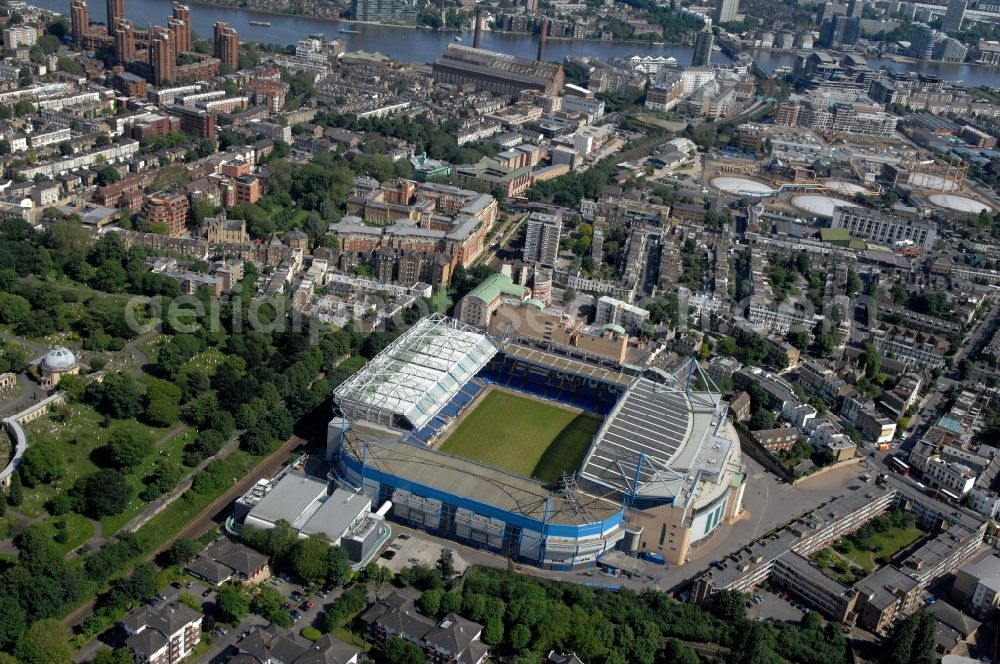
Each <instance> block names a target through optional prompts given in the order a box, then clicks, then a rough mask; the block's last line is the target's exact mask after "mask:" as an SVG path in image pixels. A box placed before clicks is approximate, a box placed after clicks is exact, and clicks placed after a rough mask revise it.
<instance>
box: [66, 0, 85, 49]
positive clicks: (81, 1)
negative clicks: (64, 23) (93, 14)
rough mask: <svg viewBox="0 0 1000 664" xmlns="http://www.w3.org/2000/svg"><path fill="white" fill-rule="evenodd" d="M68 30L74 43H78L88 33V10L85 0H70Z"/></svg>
mask: <svg viewBox="0 0 1000 664" xmlns="http://www.w3.org/2000/svg"><path fill="white" fill-rule="evenodd" d="M69 20H70V30H72V31H73V39H74V41H80V38H81V37H83V36H84V35H85V34H87V33H88V32H89V31H90V10H89V9H88V8H87V0H71V1H70V3H69Z"/></svg>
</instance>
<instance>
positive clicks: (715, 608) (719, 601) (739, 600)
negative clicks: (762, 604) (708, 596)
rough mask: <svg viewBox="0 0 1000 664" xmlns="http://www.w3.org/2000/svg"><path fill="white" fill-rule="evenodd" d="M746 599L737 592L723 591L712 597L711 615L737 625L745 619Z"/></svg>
mask: <svg viewBox="0 0 1000 664" xmlns="http://www.w3.org/2000/svg"><path fill="white" fill-rule="evenodd" d="M745 601H746V598H745V597H744V596H743V595H742V594H741V593H738V592H734V591H732V590H723V591H720V592H718V593H716V594H715V595H713V596H712V613H714V614H715V615H716V616H718V617H719V618H720V619H721V620H725V621H726V622H730V623H738V622H741V621H743V620H745V619H746V615H747V611H746V606H744V604H743V603H744V602H745Z"/></svg>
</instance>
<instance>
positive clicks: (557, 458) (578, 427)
mask: <svg viewBox="0 0 1000 664" xmlns="http://www.w3.org/2000/svg"><path fill="white" fill-rule="evenodd" d="M600 426H601V418H599V417H594V416H593V415H587V414H584V413H581V412H580V411H579V410H573V409H571V408H565V407H561V406H557V405H554V404H551V403H547V402H545V401H542V400H540V399H533V398H531V397H528V396H522V395H520V394H514V393H512V392H507V391H505V390H500V389H496V388H494V389H492V390H490V392H489V393H488V394H486V395H485V396H484V397H483V398H482V399H480V401H479V403H477V404H476V405H475V406H474V407H473V409H472V410H471V411H470V412H468V413H467V414H466V415H465V417H464V419H462V421H461V422H459V423H458V426H457V427H456V428H455V430H454V431H452V432H451V434H450V435H449V436H448V437H447V438H446V439H445V441H444V443H442V445H441V447H440V448H439V449H440V450H441V451H442V452H445V453H447V454H452V455H454V456H460V457H465V458H466V459H472V460H474V461H481V462H483V463H486V464H489V465H491V466H496V467H498V468H503V469H504V470H508V471H510V472H512V473H516V474H518V475H524V476H526V477H535V478H538V479H540V480H542V481H544V482H550V483H554V482H555V481H556V480H558V479H559V476H560V475H561V474H563V473H565V472H573V471H576V470H578V469H579V467H580V463H581V462H582V461H583V457H584V456H585V455H586V454H587V450H588V449H589V448H590V443H591V442H592V440H593V438H594V434H596V433H597V430H598V429H599V428H600Z"/></svg>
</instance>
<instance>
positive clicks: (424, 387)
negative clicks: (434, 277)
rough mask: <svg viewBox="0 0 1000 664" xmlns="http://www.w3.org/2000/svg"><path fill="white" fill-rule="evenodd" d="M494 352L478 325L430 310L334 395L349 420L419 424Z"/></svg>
mask: <svg viewBox="0 0 1000 664" xmlns="http://www.w3.org/2000/svg"><path fill="white" fill-rule="evenodd" d="M496 352H497V348H496V346H494V345H493V342H492V341H490V340H489V338H488V337H487V336H486V335H485V334H483V333H482V332H480V331H479V330H477V329H475V328H473V327H470V326H468V325H465V324H464V323H460V322H459V321H457V320H454V319H452V318H447V317H445V316H441V315H437V314H435V315H432V316H428V317H426V318H423V319H421V320H420V321H419V322H418V323H417V324H416V325H414V326H413V327H412V328H410V329H409V330H408V331H406V332H405V333H404V334H403V335H402V336H400V337H399V338H398V339H396V340H395V341H394V342H392V343H391V344H390V345H389V346H388V347H386V348H385V350H383V351H382V352H381V353H379V354H378V355H377V356H376V357H375V358H373V359H372V360H371V361H370V362H369V363H368V364H366V365H365V366H364V368H362V369H361V370H360V371H358V372H357V373H356V374H354V375H353V376H352V377H351V378H349V379H348V380H347V381H345V382H344V383H343V384H341V385H340V386H339V387H338V388H337V389H336V391H335V392H334V400H335V401H336V403H337V405H338V407H339V408H340V410H341V412H342V413H343V414H344V416H345V417H346V418H347V419H348V420H352V421H357V420H364V421H368V422H372V423H378V424H381V425H383V426H388V427H391V428H393V429H396V430H404V431H405V430H409V429H420V428H422V427H423V426H424V425H426V424H427V423H428V422H430V421H431V420H432V419H433V418H434V416H435V415H436V414H437V413H438V411H439V410H440V409H441V408H443V407H444V406H445V405H447V403H448V402H449V401H450V400H451V399H452V397H454V396H455V394H456V393H457V392H458V391H459V390H460V389H461V388H462V386H463V385H464V384H465V383H466V381H468V380H469V379H470V378H472V377H473V376H474V375H476V373H478V372H479V370H480V369H482V368H483V367H484V366H485V365H486V363H487V362H489V361H490V359H491V358H492V357H493V355H495V354H496Z"/></svg>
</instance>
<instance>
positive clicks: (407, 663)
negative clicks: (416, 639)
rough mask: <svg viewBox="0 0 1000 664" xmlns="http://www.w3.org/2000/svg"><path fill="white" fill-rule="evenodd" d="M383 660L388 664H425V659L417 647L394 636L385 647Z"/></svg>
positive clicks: (422, 652)
mask: <svg viewBox="0 0 1000 664" xmlns="http://www.w3.org/2000/svg"><path fill="white" fill-rule="evenodd" d="M385 660H386V661H387V662H388V663H389V664H425V662H426V661H427V658H426V657H425V656H424V651H423V650H421V649H420V647H419V646H417V645H415V644H413V643H410V642H409V641H407V640H405V639H402V638H400V637H398V636H394V637H392V638H391V639H390V640H389V643H387V644H386V646H385Z"/></svg>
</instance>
